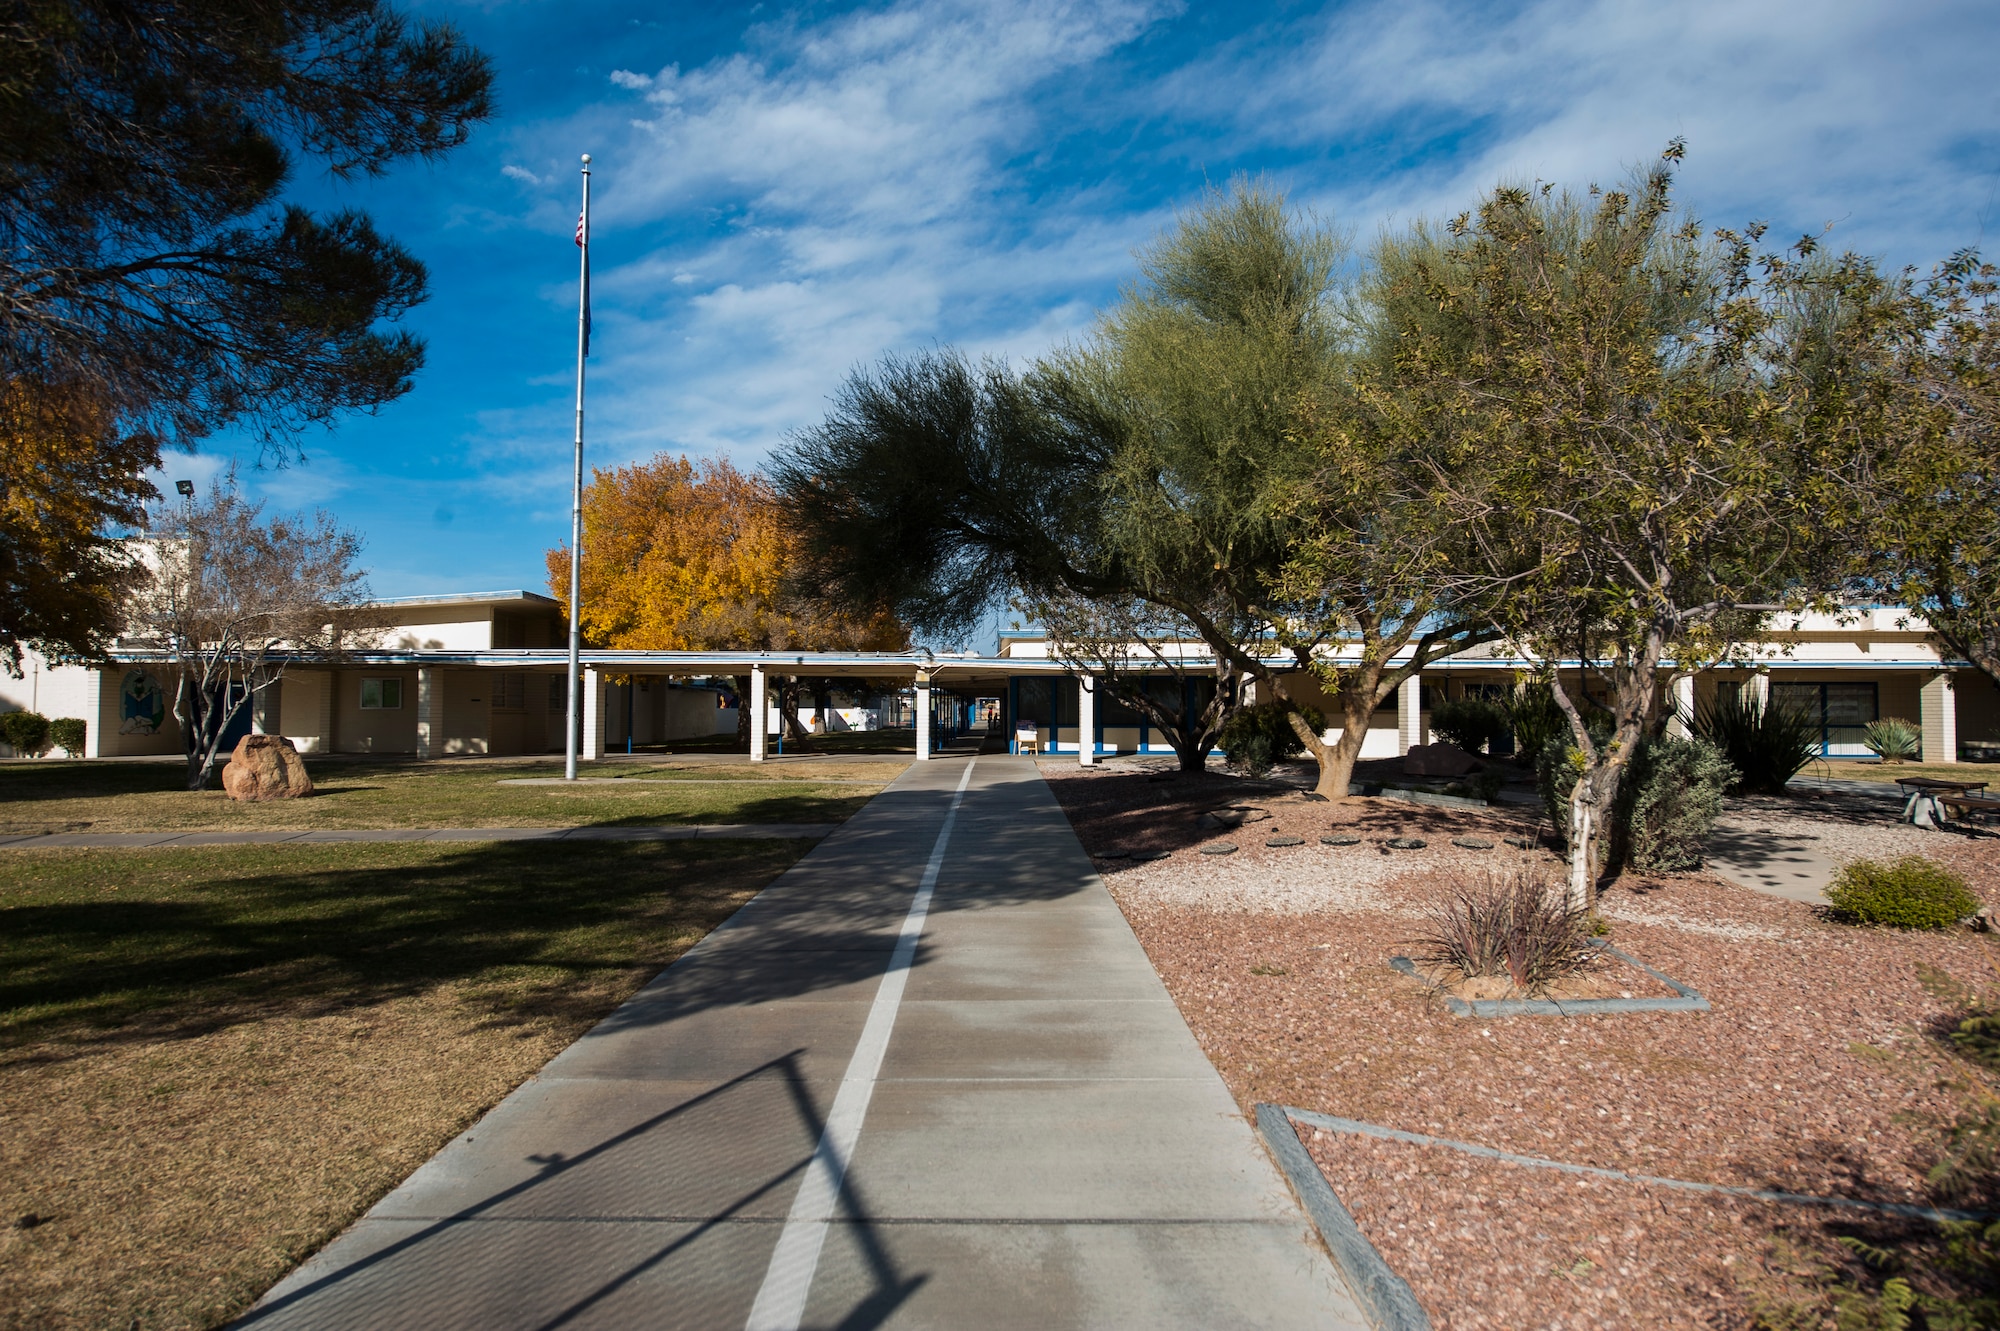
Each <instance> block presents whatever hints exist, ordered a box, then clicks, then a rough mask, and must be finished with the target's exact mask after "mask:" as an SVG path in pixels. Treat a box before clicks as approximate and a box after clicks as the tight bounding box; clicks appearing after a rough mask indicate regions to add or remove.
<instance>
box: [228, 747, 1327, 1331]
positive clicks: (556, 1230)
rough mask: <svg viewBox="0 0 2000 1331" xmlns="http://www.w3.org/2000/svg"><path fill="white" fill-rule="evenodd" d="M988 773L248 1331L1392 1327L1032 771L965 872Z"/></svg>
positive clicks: (303, 1273) (657, 984) (386, 1202)
mask: <svg viewBox="0 0 2000 1331" xmlns="http://www.w3.org/2000/svg"><path fill="white" fill-rule="evenodd" d="M964 770H965V764H964V763H963V762H961V761H947V762H933V763H928V764H921V765H919V766H917V767H914V768H912V769H911V770H910V771H909V772H907V773H905V774H904V775H903V776H902V777H900V778H899V779H898V780H897V781H896V782H895V784H894V785H892V786H891V787H890V788H889V789H888V790H887V791H885V792H884V793H883V794H882V795H880V796H878V797H877V798H876V799H875V800H874V801H872V802H871V803H870V804H869V805H868V806H867V807H866V808H865V809H864V810H863V811H862V812H861V813H860V814H858V815H857V816H856V817H854V818H853V819H851V820H850V821H848V822H847V823H846V824H844V825H843V826H842V827H841V828H840V830H839V831H838V832H836V833H834V834H833V835H832V836H830V837H828V838H827V839H826V840H825V841H824V842H823V843H822V844H821V845H820V846H819V847H817V848H816V849H815V850H814V851H813V852H812V853H811V854H810V855H808V856H807V857H806V858H805V859H804V860H802V861H800V863H799V864H798V865H796V866H795V867H794V868H793V869H792V870H790V871H789V872H788V873H786V874H785V875H784V876H783V877H781V878H780V879H778V881H777V882H776V883H774V884H773V885H772V886H771V887H770V888H768V889H767V890H766V891H764V892H763V893H762V894H760V895H759V896H758V897H757V898H756V899H755V900H753V901H752V902H750V903H749V904H748V905H746V906H745V907H744V908H743V909H742V910H741V911H739V912H738V913H737V914H736V915H735V916H733V917H732V918H731V919H730V920H729V921H728V922H726V923H725V924H724V925H723V926H722V927H721V928H719V929H718V930H716V932H715V933H713V934H711V935H710V936H709V937H708V938H707V939H705V940H704V941H703V942H702V943H701V944H700V945H699V946H698V947H696V948H694V949H693V950H692V951H690V952H689V953H688V954H687V955H686V956H685V957H683V958H682V959H681V960H680V961H679V962H678V963H676V964H675V965H674V966H673V967H671V968H670V969H669V970H667V971H666V972H665V973H663V974H662V975H661V976H660V977H659V978H658V979H657V980H655V981H654V982H653V983H652V984H650V985H649V986H647V987H646V989H644V990H643V991H642V992H641V993H639V994H638V995H637V996H636V997H634V998H633V999H632V1000H631V1001H630V1002H629V1003H627V1004H626V1005H625V1006H623V1007H622V1008H620V1009H619V1010H618V1011H617V1012H615V1013H613V1014H612V1015H611V1016H610V1017H609V1018H607V1019H606V1020H605V1021H604V1022H603V1023H602V1024H601V1025H599V1026H598V1027H597V1028H596V1029H595V1030H593V1031H591V1032H590V1033H589V1034H588V1035H586V1036H585V1037H584V1038H583V1039H581V1040H579V1041H578V1042H577V1043H576V1044H575V1045H573V1046H571V1047H570V1048H569V1049H568V1050H566V1051H564V1052H563V1053H562V1054H561V1055H559V1056H558V1057H557V1058H555V1059H554V1060H553V1061H552V1062H550V1063H549V1064H548V1066H547V1067H545V1068H544V1069H543V1070H542V1071H541V1073H539V1074H538V1075H537V1076H535V1077H534V1078H532V1079H531V1080H530V1081H528V1082H527V1083H526V1084H525V1085H523V1086H522V1087H521V1088H520V1089H518V1090H517V1091H515V1092H514V1094H513V1095H511V1096H509V1097H508V1098H507V1099H506V1100H505V1101H504V1102H502V1103H501V1104H500V1105H499V1106H498V1107H497V1108H496V1109H494V1110H493V1111H492V1112H491V1113H489V1114H488V1115H487V1116H486V1117H485V1118H484V1119H482V1120H481V1121H480V1122H479V1123H478V1124H476V1125H475V1126H474V1127H473V1128H471V1129H470V1130H469V1131H467V1132H466V1133H464V1134H463V1135H461V1136H460V1137H458V1138H457V1139H455V1140H454V1141H452V1142H451V1143H450V1144H448V1145H447V1146H446V1147H445V1148H444V1150H442V1151H441V1152H439V1154H438V1155H437V1156H436V1157H434V1158H433V1159H432V1160H431V1161H430V1162H429V1163H428V1164H426V1165H424V1166H423V1167H422V1168H421V1169H419V1170H418V1171H417V1172H416V1173H415V1174H414V1175H412V1176H411V1177H410V1179H409V1180H408V1181H406V1182H405V1183H404V1184H403V1186H402V1187H400V1188H398V1189H397V1190H396V1191H395V1192H393V1193H391V1194H390V1195H389V1196H388V1197H386V1198H385V1199H383V1201H382V1202H381V1203H380V1204H379V1205H377V1206H376V1207H375V1208H374V1209H373V1210H372V1211H370V1212H369V1213H368V1215H367V1216H366V1217H364V1218H363V1219H362V1220H361V1221H359V1222H358V1223H357V1224H356V1225H355V1226H354V1227H353V1228H352V1229H350V1230H349V1231H348V1232H347V1233H346V1234H344V1235H342V1236H341V1237H340V1238H339V1239H338V1240H336V1241H335V1242H334V1243H333V1244H331V1245H330V1246H329V1247H328V1248H326V1249H325V1250H324V1251H322V1252H321V1253H320V1254H319V1255H318V1256H316V1257H314V1258H313V1259H312V1260H310V1261H309V1262H307V1263H306V1264H305V1265H304V1266H302V1267H301V1268H300V1269H299V1270H298V1271H296V1272H295V1273H294V1274H293V1275H292V1276H290V1277H289V1278H287V1279H286V1280H285V1281H283V1282H282V1283H281V1284H279V1285H278V1286H277V1287H276V1288H275V1289H273V1290H272V1291H271V1292H270V1293H269V1294H268V1295H267V1296H266V1297H265V1299H264V1301H263V1302H262V1303H260V1304H259V1305H258V1307H257V1308H256V1309H255V1310H253V1311H252V1312H251V1313H250V1314H248V1315H247V1316H246V1317H245V1318H244V1319H243V1323H242V1324H244V1325H251V1326H257V1327H260V1328H261V1327H271V1328H277V1327H288V1328H289V1327H328V1328H331V1327H352V1326H426V1327H468V1328H470V1327H480V1328H487V1327H502V1328H510V1327H556V1326H563V1327H572V1326H575V1327H582V1326H603V1327H637V1326H644V1327H667V1326H673V1327H719V1328H740V1327H744V1326H746V1325H747V1324H750V1322H751V1320H752V1309H753V1305H754V1306H755V1308H756V1310H757V1311H756V1319H755V1322H756V1325H757V1326H759V1327H786V1326H794V1325H804V1326H815V1327H820V1326H839V1327H854V1328H860V1327H877V1326H895V1327H1000V1326H1019V1327H1037V1328H1041V1327H1120V1326H1129V1327H1219V1326H1229V1327H1348V1326H1360V1325H1362V1322H1361V1319H1360V1316H1359V1314H1358V1313H1357V1311H1356V1309H1355V1308H1354V1305H1353V1304H1352V1302H1351V1301H1350V1300H1349V1298H1348V1296H1347V1293H1346V1290H1345V1288H1344V1286H1343V1284H1342V1282H1341V1280H1340V1278H1339V1275H1338V1273H1337V1271H1336V1270H1335V1268H1334V1267H1333V1265H1332V1263H1331V1262H1330V1260H1329V1259H1328V1258H1327V1257H1326V1255H1325V1253H1324V1252H1323V1251H1322V1250H1321V1249H1320V1247H1319V1246H1318V1244H1317V1242H1316V1240H1315V1239H1314V1238H1313V1237H1312V1235H1311V1232H1310V1229H1309V1226H1308V1223H1307V1221H1306V1218H1305V1216H1304V1215H1303V1213H1302V1212H1301V1211H1300V1210H1299V1208H1298V1207H1297V1205H1296V1204H1295V1203H1294V1201H1293V1200H1292V1198H1291V1196H1290V1194H1289V1193H1288V1192H1287V1191H1286V1189H1285V1186H1284V1184H1283V1182H1282V1181H1281V1179H1280V1177H1279V1175H1278V1173H1277V1171H1276V1170H1275V1169H1274V1168H1273V1166H1272V1165H1271V1163H1270V1161H1269V1159H1268V1158H1267V1157H1266V1156H1265V1155H1264V1154H1263V1152H1262V1150H1261V1148H1260V1147H1259V1146H1258V1145H1257V1143H1256V1140H1255V1138H1254V1137H1253V1135H1252V1132H1251V1129H1250V1126H1249V1125H1248V1124H1247V1123H1246V1122H1245V1121H1244V1119H1243V1117H1242V1115H1241V1114H1240V1113H1239V1112H1238V1110H1237V1108H1236V1106H1235V1104H1234V1103H1233V1102H1232V1100H1231V1099H1230V1096H1229V1093H1228V1091H1227V1089H1226V1088H1225V1087H1224V1086H1223V1084H1222V1081H1221V1078H1219V1077H1218V1076H1217V1075H1216V1073H1215V1071H1214V1069H1213V1068H1212V1067H1210V1065H1209V1064H1208V1062H1207V1060H1206V1059H1205V1058H1204V1057H1203V1056H1202V1053H1201V1050H1200V1049H1199V1047H1198V1046H1197V1045H1196V1044H1195V1041H1194V1039H1193V1037H1192V1035H1190V1033H1189V1032H1188V1029H1187V1026H1186V1024H1185V1023H1184V1022H1183V1021H1182V1020H1181V1018H1180V1014H1179V1013H1178V1012H1177V1011H1176V1010H1175V1008H1174V1006H1173V1003H1172V1001H1171V1000H1170V999H1169V998H1168V996H1167V994H1166V991H1165V989H1164V988H1163V987H1162V985H1161V984H1160V981H1159V978H1158V977H1157V976H1156V975H1155V974H1154V972H1153V969H1152V967H1151V965H1150V964H1149V963H1148V962H1147V960H1146V957H1145V954H1144V953H1143V951H1142V950H1141V949H1140V947H1139V945H1138V942H1137V940H1136V939H1135V938H1134V937H1133V936H1132V932H1131V930H1130V929H1129V928H1128V927H1127V926H1126V924H1125V921H1124V919H1123V917H1122V916H1121V915H1120V914H1119V912H1118V910H1117V907H1116V906H1115V905H1114V904H1113V903H1112V901H1111V898H1110V896H1109V894H1108V893H1107V892H1106V891H1105V890H1104V886H1103V884H1102V882H1101V881H1100V880H1099V879H1098V878H1097V877H1096V875H1095V873H1094V871H1093V870H1092V868H1091V865H1090V862H1089V860H1088V859H1087V858H1086V857H1085V855H1084V854H1083V851H1082V848H1081V847H1080V846H1079V845H1078V844H1077V841H1076V838H1075V836H1074V834H1073V833H1072V832H1071V831H1070V828H1069V825H1068V822H1067V820H1066V819H1065V818H1064V817H1063V814H1062V812H1061V810H1060V808H1058V807H1057V805H1056V803H1055V800H1054V798H1053V797H1052V796H1051V794H1050V793H1049V790H1048V788H1047V786H1046V785H1045V784H1044V783H1043V781H1042V779H1041V777H1040V776H1039V775H1038V774H1037V773H1036V771H1035V769H1034V765H1033V763H1032V762H1030V761H1025V760H1018V759H1010V758H1005V757H985V758H981V759H979V760H978V761H977V764H976V766H975V768H974V770H973V772H972V774H971V784H970V786H969V788H968V789H967V790H966V792H965V795H964V798H963V803H962V805H961V806H960V807H959V810H958V812H957V814H956V815H955V818H954V820H953V822H952V826H951V831H950V835H949V839H948V842H946V841H944V839H942V838H940V836H939V832H940V828H941V827H942V826H943V825H944V824H945V822H946V815H947V810H948V809H949V808H950V807H951V804H952V798H953V795H952V792H953V790H954V789H955V787H956V786H957V785H958V783H959V780H960V777H961V774H962V773H963V772H964ZM927 862H928V863H930V864H931V865H932V866H934V867H933V868H932V869H931V871H930V872H931V874H932V875H933V876H934V880H935V892H934V895H932V896H931V897H930V898H929V912H928V915H927V916H925V917H923V918H922V919H921V921H920V923H921V934H920V936H919V935H918V934H917V933H916V932H915V928H916V925H917V923H918V921H917V920H915V919H914V918H913V917H912V902H913V899H917V900H921V899H922V893H920V892H919V886H920V884H921V883H922V882H923V881H924V880H925V876H926V874H925V870H926V864H927ZM906 925H908V926H909V927H910V930H911V932H910V934H909V937H910V939H911V940H912V941H913V942H914V943H915V951H914V954H913V956H912V955H911V954H910V953H908V952H907V950H906V951H905V953H904V955H905V956H909V957H910V958H911V959H910V964H909V966H908V969H907V970H901V969H897V968H896V967H894V966H892V961H893V960H894V959H895V958H896V956H897V943H898V937H899V934H900V933H902V932H903V931H904V929H905V926H906ZM909 946H910V944H908V943H906V944H905V948H906V949H907V948H908V947H909ZM885 973H886V974H887V976H888V977H889V978H888V979H885ZM898 994H900V1003H899V1004H898V1003H897V1002H896V1001H894V999H895V998H896V995H898ZM885 1012H886V1017H885ZM884 1041H886V1044H884V1043H883V1042H884ZM871 1049H874V1050H876V1053H877V1055H878V1056H879V1063H878V1062H874V1061H871V1058H870V1055H869V1051H870V1050H871ZM857 1104H858V1105H860V1106H862V1108H863V1111H864V1112H863V1113H862V1114H861V1116H859V1117H857V1116H855V1112H854V1110H855V1106H856V1105H857ZM830 1112H831V1113H832V1115H833V1118H834V1129H833V1130H832V1131H829V1130H828V1118H829V1113H830ZM843 1123H847V1124H850V1125H851V1126H854V1127H858V1136H855V1137H853V1138H852V1139H851V1145H850V1146H848V1147H845V1148H839V1149H831V1148H829V1147H828V1146H827V1145H826V1142H827V1141H834V1140H836V1139H840V1138H841V1132H842V1130H843V1129H842V1127H841V1125H842V1124H843ZM823 1139H824V1140H823ZM816 1151H817V1152H819V1154H818V1156H817V1157H816V1155H815V1153H816ZM843 1153H844V1158H843V1159H841V1161H840V1163H842V1164H845V1166H846V1168H845V1175H844V1186H836V1187H835V1191H834V1193H832V1194H829V1196H830V1197H832V1196H834V1195H837V1198H838V1200H837V1202H830V1205H829V1212H828V1213H829V1214H831V1216H832V1219H831V1222H830V1223H824V1224H814V1223H811V1222H812V1221H813V1219H814V1211H813V1204H812V1197H813V1194H814V1187H813V1186H812V1185H811V1184H809V1185H808V1186H807V1187H806V1188H805V1189H803V1190H802V1189H801V1179H802V1178H812V1177H816V1176H823V1172H824V1171H825V1170H826V1169H827V1168H828V1166H827V1164H826V1162H827V1161H828V1160H829V1159H832V1158H834V1157H835V1156H837V1155H842V1154H843ZM809 1166H810V1167H809ZM795 1201H797V1206H796V1207H795V1205H794V1203H795ZM822 1243H823V1246H821V1245H822ZM774 1253H776V1254H778V1256H777V1258H776V1259H774ZM787 1282H789V1284H788V1283H787ZM788 1288H789V1289H792V1290H794V1291H795V1293H796V1297H795V1298H793V1299H791V1300H790V1301H789V1306H790V1311H789V1312H787V1311H786V1308H787V1305H788V1301H787V1299H786V1298H785V1297H783V1296H784V1295H785V1293H786V1291H787V1289H788ZM760 1291H761V1292H762V1297H761V1299H760Z"/></svg>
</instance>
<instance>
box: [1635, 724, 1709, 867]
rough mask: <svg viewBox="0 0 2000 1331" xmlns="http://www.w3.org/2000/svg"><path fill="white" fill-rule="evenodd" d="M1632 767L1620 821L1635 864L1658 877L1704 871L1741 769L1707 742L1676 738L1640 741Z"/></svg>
mask: <svg viewBox="0 0 2000 1331" xmlns="http://www.w3.org/2000/svg"><path fill="white" fill-rule="evenodd" d="M1632 767H1633V770H1632V771H1631V772H1629V773H1627V775H1626V778H1625V788H1626V791H1628V792H1629V793H1630V797H1629V804H1627V801H1626V800H1625V799H1620V801H1619V803H1620V804H1622V805H1627V811H1626V812H1625V813H1624V815H1623V816H1622V817H1621V818H1620V820H1619V821H1620V823H1621V824H1622V825H1623V826H1624V827H1625V829H1626V836H1627V838H1628V840H1627V843H1626V844H1627V850H1628V853H1629V854H1630V855H1631V858H1632V863H1633V864H1634V865H1636V866H1637V867H1638V868H1641V869H1645V870H1647V871H1649V872H1652V873H1685V872H1687V871H1688V870H1690V869H1699V868H1700V867H1701V857H1702V848H1703V846H1704V845H1705V844H1706V843H1707V841H1708V834H1709V833H1710V832H1712V831H1714V830H1715V820H1716V819H1718V818H1720V817H1721V816H1722V797H1723V794H1724V793H1725V792H1726V791H1727V790H1728V789H1729V787H1730V786H1731V785H1732V784H1734V782H1735V780H1736V769H1735V768H1734V767H1732V766H1730V764H1729V759H1727V758H1725V757H1723V756H1722V750H1721V749H1718V748H1716V747H1715V746H1714V745H1713V744H1710V743H1709V742H1708V741H1707V740H1705V739H1700V738H1695V739H1681V738H1679V737H1677V736H1673V735H1666V736H1662V737H1661V738H1659V739H1648V740H1642V741H1640V744H1639V752H1638V754H1637V755H1635V757H1634V759H1633V765H1632Z"/></svg>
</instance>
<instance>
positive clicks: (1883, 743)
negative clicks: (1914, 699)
mask: <svg viewBox="0 0 2000 1331" xmlns="http://www.w3.org/2000/svg"><path fill="white" fill-rule="evenodd" d="M1861 743H1862V746H1863V747H1864V748H1866V749H1867V750H1868V751H1869V752H1870V753H1872V754H1874V755H1875V756H1876V757H1877V758H1880V759H1881V760H1882V761H1883V762H1885V763H1906V762H1908V761H1909V760H1910V759H1912V758H1914V757H1916V756H1917V755H1918V754H1919V753H1921V752H1923V747H1924V732H1923V731H1921V730H1919V729H1917V727H1915V726H1913V725H1911V724H1910V723H1909V722H1908V721H1905V720H1903V719H1902V718H1901V717H1896V716H1885V717H1883V718H1882V719H1881V720H1880V721H1870V722H1869V723H1868V725H1867V727H1866V728H1865V729H1864V730H1863V731H1862V732H1861Z"/></svg>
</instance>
